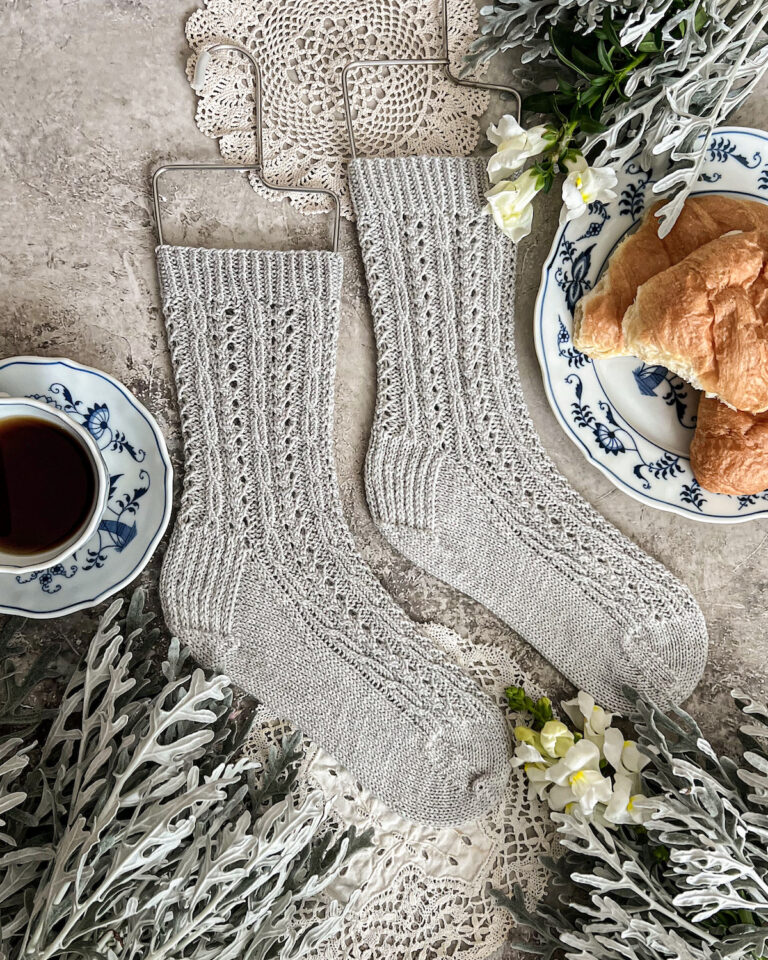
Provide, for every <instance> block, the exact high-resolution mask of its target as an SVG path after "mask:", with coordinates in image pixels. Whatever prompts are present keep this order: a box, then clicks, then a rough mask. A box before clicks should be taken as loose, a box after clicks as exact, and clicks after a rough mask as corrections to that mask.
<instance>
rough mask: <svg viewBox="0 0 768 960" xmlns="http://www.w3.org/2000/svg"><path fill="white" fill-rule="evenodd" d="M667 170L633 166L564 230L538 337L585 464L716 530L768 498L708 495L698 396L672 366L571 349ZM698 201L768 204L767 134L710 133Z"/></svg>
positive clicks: (758, 512)
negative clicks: (580, 314) (701, 468)
mask: <svg viewBox="0 0 768 960" xmlns="http://www.w3.org/2000/svg"><path fill="white" fill-rule="evenodd" d="M663 173H664V170H663V169H660V170H654V171H648V170H643V169H642V168H641V167H640V166H639V165H638V164H637V163H636V162H635V161H630V162H629V163H627V164H626V166H625V167H624V169H623V170H621V171H618V175H619V183H618V187H617V188H616V191H617V194H618V196H617V198H616V199H615V200H613V201H611V202H610V203H599V202H596V203H592V204H590V206H589V211H588V215H586V216H583V217H581V218H579V219H578V220H572V221H571V222H570V223H567V224H565V225H564V226H563V227H561V228H560V229H559V230H558V233H557V236H556V237H555V241H554V244H553V245H552V250H551V251H550V254H549V257H548V258H547V261H546V263H545V265H544V270H543V274H542V283H541V288H540V290H539V296H538V300H537V301H536V311H535V315H534V336H535V342H536V352H537V354H538V357H539V363H540V364H541V370H542V374H543V377H544V387H545V389H546V392H547V397H548V399H549V402H550V404H551V406H552V409H553V411H554V413H555V415H556V417H557V419H558V420H559V422H560V425H561V426H562V428H563V429H564V430H565V432H566V433H567V434H568V436H569V437H570V438H571V439H572V440H573V441H574V443H576V445H577V446H578V447H579V448H580V449H581V450H582V452H583V453H584V454H585V456H586V457H587V459H588V460H590V461H591V462H592V463H593V464H595V466H596V467H597V468H598V469H599V470H602V472H603V473H604V474H605V475H606V476H607V477H608V478H609V479H610V480H611V481H613V483H615V484H616V486H617V487H619V489H621V490H623V491H624V492H625V493H628V494H629V495H630V496H632V497H635V498H636V499H637V500H640V501H642V502H643V503H646V504H648V505H649V506H652V507H656V508H659V509H662V510H670V511H672V512H674V513H679V514H682V515H683V516H686V517H692V518H694V519H696V520H704V521H707V522H710V523H738V522H740V521H743V520H753V519H755V518H756V517H764V516H768V491H766V492H765V493H761V494H756V495H751V496H743V497H732V496H726V495H724V494H717V493H710V492H709V491H708V490H703V489H702V488H701V487H700V486H699V484H698V483H697V481H696V478H695V477H694V476H693V472H692V471H691V465H690V461H689V456H688V450H689V447H690V443H691V439H692V437H693V431H694V427H695V426H696V408H697V406H698V402H699V396H698V392H697V391H696V390H694V389H693V388H692V387H690V386H689V385H688V384H687V383H684V382H683V381H682V380H681V379H680V378H679V377H676V376H674V375H673V374H671V373H669V371H668V370H666V368H665V367H661V366H658V365H656V364H653V365H648V364H645V363H642V362H641V361H640V360H637V359H636V358H634V357H616V358H613V359H611V360H595V361H593V360H590V359H589V357H587V356H585V355H584V354H583V353H580V352H579V351H578V350H576V349H575V348H574V346H573V343H572V341H571V332H572V329H573V310H574V307H575V306H576V304H577V302H578V301H579V299H580V298H581V297H582V296H583V294H584V293H586V291H587V290H591V289H592V287H594V285H595V283H596V282H597V280H598V278H599V277H600V274H601V273H602V271H603V269H604V268H605V266H606V264H607V262H608V259H609V257H610V256H611V254H612V253H613V251H614V250H615V249H616V247H617V246H618V244H619V243H620V242H621V241H622V240H623V238H624V237H625V236H626V235H627V233H629V232H630V231H631V230H632V228H633V227H634V226H635V225H636V224H637V223H638V222H639V221H640V220H642V218H643V216H644V215H645V212H646V210H647V208H648V207H649V206H651V205H652V204H653V203H655V202H656V201H657V200H658V199H659V197H658V195H657V194H654V193H653V192H652V188H653V184H654V182H655V181H656V180H658V179H659V178H660V177H661V176H663ZM693 192H694V193H695V194H703V193H725V194H731V195H733V196H738V197H746V198H748V199H750V200H762V201H763V202H765V203H768V133H765V132H763V131H761V130H748V129H745V128H742V127H724V128H722V129H718V130H716V131H715V132H714V134H713V135H712V138H711V139H710V141H709V146H708V148H707V154H706V162H705V164H704V167H703V169H702V173H701V176H700V178H699V181H698V183H697V184H696V186H695V187H694V190H693Z"/></svg>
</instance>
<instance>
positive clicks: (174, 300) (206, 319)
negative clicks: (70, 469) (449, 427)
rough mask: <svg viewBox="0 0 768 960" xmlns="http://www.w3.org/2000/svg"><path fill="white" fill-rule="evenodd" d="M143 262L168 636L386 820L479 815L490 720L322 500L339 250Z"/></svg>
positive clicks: (329, 441) (499, 770)
mask: <svg viewBox="0 0 768 960" xmlns="http://www.w3.org/2000/svg"><path fill="white" fill-rule="evenodd" d="M158 264H159V273H160V281H161V287H162V295H163V307H164V311H165V316H166V321H167V328H168V341H169V344H170V348H171V358H172V362H173V367H174V373H175V377H176V384H177V391H178V399H179V405H180V408H181V416H182V429H183V434H184V451H185V460H186V470H185V476H184V492H183V496H182V505H181V511H180V514H179V517H178V519H177V521H176V526H175V529H174V531H173V536H172V538H171V543H170V546H169V548H168V552H167V554H166V558H165V562H164V564H163V570H162V578H161V584H160V590H161V598H162V602H163V609H164V611H165V615H166V618H167V620H168V624H169V626H170V628H171V629H172V630H173V631H174V633H175V634H176V635H177V636H179V637H180V638H181V639H182V640H184V641H185V642H187V643H188V644H189V646H190V647H191V649H192V651H193V653H194V654H195V656H196V657H197V658H198V659H199V660H200V661H201V662H202V663H204V664H206V665H209V666H215V667H216V668H218V669H221V670H223V671H225V672H226V673H227V674H228V675H229V676H230V677H231V678H232V679H233V680H234V681H235V682H236V683H237V684H239V685H240V686H241V687H244V688H245V689H246V690H248V691H249V692H250V693H253V694H255V695H256V696H258V697H259V698H260V699H261V700H263V701H264V702H265V703H266V704H268V705H269V706H270V708H272V709H274V710H275V711H277V712H278V713H279V715H281V716H283V717H285V718H286V719H290V720H292V721H294V722H295V723H296V724H298V725H299V726H300V727H301V728H302V729H303V730H304V731H305V733H307V735H308V736H310V737H312V739H314V740H316V741H317V742H318V743H319V744H321V745H322V746H323V747H325V749H327V750H328V751H329V752H331V753H332V754H333V755H334V756H335V757H336V758H337V759H338V760H339V761H340V762H341V763H343V764H344V765H345V766H347V767H348V768H349V769H350V770H351V771H352V772H353V773H354V774H355V775H356V776H357V777H358V778H359V779H360V781H361V782H362V783H363V784H364V785H365V786H366V787H368V788H369V789H370V790H371V791H373V792H374V793H375V794H376V795H377V796H379V797H380V798H381V799H382V800H383V801H385V802H386V803H388V804H390V805H391V806H392V807H394V808H395V809H396V810H397V811H398V812H399V813H401V814H403V815H404V816H406V817H409V818H412V819H415V820H422V821H425V822H429V823H434V824H449V823H459V822H461V821H463V820H467V819H469V818H473V817H476V816H478V815H480V814H481V813H483V812H485V811H486V810H487V809H488V808H489V807H490V806H491V805H492V804H493V802H494V800H495V799H496V797H497V796H498V794H499V792H500V789H501V787H502V786H503V784H504V783H505V781H506V777H507V773H508V735H507V732H506V728H505V724H504V722H503V719H502V716H501V712H500V711H499V710H498V708H497V707H496V706H495V705H494V704H493V703H492V701H491V700H490V699H489V698H487V697H486V695H485V694H483V693H482V692H481V691H480V689H479V687H478V686H477V685H476V684H475V683H474V682H473V681H472V680H471V678H470V677H469V676H468V675H467V674H465V673H464V672H463V671H462V670H461V669H460V668H459V667H458V666H456V665H455V664H452V663H451V662H450V661H449V660H448V658H447V657H446V656H445V655H444V654H443V653H442V652H441V651H440V650H439V649H438V648H437V647H436V646H434V645H433V644H432V643H430V641H429V640H428V639H427V638H426V636H425V635H423V634H422V633H420V632H419V631H418V629H417V628H416V625H415V624H414V623H413V622H412V621H411V620H409V619H408V618H407V617H406V616H405V614H404V613H403V611H402V610H401V609H400V608H399V607H398V606H397V605H396V604H395V603H394V602H393V601H392V599H391V598H390V597H389V596H388V595H387V594H386V593H385V591H384V590H383V588H382V587H381V585H380V583H379V582H378V580H377V579H376V578H375V577H374V575H373V573H372V572H371V570H370V569H369V568H368V567H367V566H366V564H365V562H364V561H363V560H362V558H361V557H360V555H359V554H358V552H357V550H356V548H355V544H354V542H353V540H352V537H351V535H350V533H349V530H348V528H347V526H346V523H345V521H344V517H343V514H342V511H341V507H340V503H339V498H338V492H337V486H336V472H335V467H334V458H333V389H334V376H335V358H336V338H337V333H338V322H339V292H340V287H341V274H342V264H341V258H340V257H338V256H337V255H334V254H328V253H268V252H255V251H251V252H249V251H229V250H228V251H219V250H201V249H189V248H182V247H170V246H164V247H160V248H158Z"/></svg>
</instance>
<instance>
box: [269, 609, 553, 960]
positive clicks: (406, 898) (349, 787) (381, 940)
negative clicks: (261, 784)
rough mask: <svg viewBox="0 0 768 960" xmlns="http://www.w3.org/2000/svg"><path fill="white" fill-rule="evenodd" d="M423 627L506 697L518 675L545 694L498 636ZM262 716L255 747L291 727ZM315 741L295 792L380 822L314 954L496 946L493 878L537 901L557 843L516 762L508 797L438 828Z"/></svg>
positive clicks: (413, 956)
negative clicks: (390, 805)
mask: <svg viewBox="0 0 768 960" xmlns="http://www.w3.org/2000/svg"><path fill="white" fill-rule="evenodd" d="M423 629H424V631H425V633H427V635H428V636H429V638H430V639H431V640H432V641H433V642H436V643H437V644H439V645H440V646H441V647H443V649H445V650H446V652H448V653H449V654H450V655H451V656H452V657H453V658H454V659H455V660H457V661H458V662H459V663H460V664H462V665H463V666H464V667H465V668H466V669H468V670H469V671H470V672H471V673H472V674H473V675H474V676H475V677H476V678H477V679H478V681H479V682H480V683H481V684H482V686H483V687H484V688H485V689H487V690H488V691H489V692H490V693H492V695H493V696H494V697H496V698H497V699H498V700H499V702H500V703H501V702H503V700H504V688H505V687H507V686H509V685H510V684H516V685H519V686H525V688H526V690H527V691H528V692H529V693H530V694H531V695H532V696H539V695H540V691H538V690H537V687H536V685H535V684H534V683H532V682H531V681H530V680H529V679H528V678H527V677H526V676H525V675H524V674H523V672H522V671H521V669H520V667H519V666H518V665H517V664H516V663H515V662H514V660H513V659H512V658H511V656H510V654H509V652H508V651H506V650H504V649H502V648H501V647H498V646H495V645H488V644H485V645H478V646H475V645H473V644H472V643H471V642H469V641H467V640H462V639H460V638H459V637H458V636H457V635H456V634H454V633H452V632H451V631H449V630H446V629H444V628H442V627H436V626H434V625H428V626H425V627H424V628H423ZM260 719H261V724H260V725H259V724H258V723H257V725H256V726H255V727H254V732H253V734H252V736H251V741H250V752H251V753H252V754H253V755H255V756H261V755H263V754H264V752H265V750H266V748H267V745H268V743H270V742H274V740H275V739H276V738H279V736H280V735H281V734H282V733H283V732H284V731H285V730H286V729H287V728H286V726H285V725H284V724H281V723H280V722H279V721H277V720H275V719H273V718H269V716H268V715H267V714H266V713H264V714H263V715H262V716H261V718H260ZM512 720H513V718H510V732H511V729H512ZM307 746H308V749H307V754H306V756H305V759H304V761H303V764H302V767H301V771H300V774H299V778H298V792H299V794H303V793H304V792H305V791H306V790H307V789H309V788H311V787H315V788H317V789H319V790H320V791H321V793H322V794H323V795H324V796H325V798H326V800H327V801H328V802H329V803H330V804H331V807H332V809H333V811H334V813H335V819H336V820H337V821H338V822H342V823H344V824H346V825H348V826H352V825H354V826H356V827H357V828H358V829H359V830H364V829H365V828H366V827H369V826H372V827H373V828H374V846H373V847H372V848H370V850H366V851H364V852H363V853H361V854H360V855H359V857H358V859H357V860H356V861H354V862H353V864H352V865H351V867H350V869H349V871H348V873H347V874H346V876H345V877H344V878H343V879H342V880H341V881H339V882H338V883H337V884H336V885H335V887H334V888H333V889H332V890H331V891H329V893H330V894H331V895H332V896H334V897H337V898H339V899H341V900H342V901H346V900H348V899H349V898H350V897H354V898H355V899H354V901H353V907H352V909H351V911H350V913H349V914H348V916H347V919H346V921H345V924H344V927H343V929H342V931H341V933H339V934H338V935H337V936H336V937H335V938H334V939H332V940H330V941H329V942H327V943H326V944H324V945H323V946H321V948H320V949H319V950H318V951H317V952H316V953H314V954H313V960H384V958H386V960H438V958H444V957H453V958H456V960H458V958H461V960H488V958H490V957H493V956H494V954H496V953H497V951H499V948H500V947H502V946H503V945H504V944H505V943H506V942H507V941H508V939H509V933H510V931H511V930H512V928H513V926H514V924H513V922H512V920H511V918H510V915H509V914H508V913H507V911H506V910H504V909H503V907H501V906H499V904H498V903H497V901H496V900H495V898H494V897H493V895H492V893H491V889H492V888H495V889H499V890H503V891H505V892H508V891H509V890H510V888H511V886H512V884H513V883H514V882H515V881H517V882H519V883H520V884H521V885H522V887H523V890H524V891H525V893H526V898H527V900H528V901H529V905H533V904H534V903H535V902H536V901H537V900H538V899H539V898H540V897H541V896H542V894H543V893H544V889H545V886H546V871H545V870H544V868H543V867H542V865H541V862H540V858H541V856H542V854H547V853H551V852H552V849H553V830H552V826H553V825H552V822H551V820H550V819H549V817H548V814H547V810H546V808H545V807H544V806H543V805H542V804H541V803H540V802H539V801H538V800H536V798H535V797H533V798H532V797H531V796H530V794H529V791H528V787H527V785H526V782H525V779H524V777H523V776H522V775H521V773H520V771H518V770H511V771H510V777H509V781H508V783H507V789H506V793H505V796H504V798H503V800H502V802H501V804H500V805H499V806H498V808H497V809H496V810H494V811H492V812H491V813H490V814H489V815H488V816H487V817H485V818H484V819H483V820H478V821H474V822H470V823H466V824H464V825H463V826H462V827H458V828H450V829H439V830H438V829H434V828H429V827H422V826H418V825H415V824H412V823H409V822H408V821H406V820H403V819H401V818H400V817H398V816H397V815H396V814H394V813H392V811H390V810H388V809H387V808H386V807H385V806H384V805H383V804H381V803H380V802H379V801H377V800H376V799H374V798H373V797H372V796H371V794H370V793H368V792H367V791H365V790H363V788H362V787H361V786H360V784H359V783H357V782H356V781H355V780H354V778H353V777H352V776H351V775H350V774H349V773H348V772H347V771H346V770H345V769H344V768H342V767H340V766H339V765H338V764H337V763H335V761H334V760H333V758H332V757H330V756H329V755H328V754H327V753H325V752H324V751H323V750H321V749H319V748H318V747H316V746H314V745H312V744H308V745H307ZM313 912H314V913H315V914H318V915H322V912H323V904H322V903H318V904H316V905H315V908H314V910H313ZM308 919H309V918H307V917H302V918H301V921H302V923H306V922H307V920H308Z"/></svg>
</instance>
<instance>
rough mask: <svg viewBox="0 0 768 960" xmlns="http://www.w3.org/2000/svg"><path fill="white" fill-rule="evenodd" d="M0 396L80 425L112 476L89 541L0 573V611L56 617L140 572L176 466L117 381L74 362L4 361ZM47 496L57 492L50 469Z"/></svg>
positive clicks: (163, 517)
mask: <svg viewBox="0 0 768 960" xmlns="http://www.w3.org/2000/svg"><path fill="white" fill-rule="evenodd" d="M0 393H7V394H8V395H10V396H14V397H34V398H35V399H36V400H42V401H44V402H45V403H50V404H51V405H52V406H55V407H56V408H57V409H58V410H62V411H64V412H65V413H67V414H68V415H69V416H71V417H72V419H73V420H76V421H77V422H78V423H79V424H81V425H82V426H84V427H85V428H86V429H87V430H89V431H90V433H91V435H92V436H93V437H94V439H95V440H96V442H97V443H98V445H99V448H100V450H101V453H102V456H103V457H104V462H105V463H106V465H107V470H108V471H109V478H110V489H109V499H108V501H107V508H106V512H105V513H104V516H103V518H102V521H101V523H100V525H99V529H98V530H97V532H96V533H95V534H94V536H93V537H92V539H91V540H89V541H87V543H86V544H85V546H84V547H82V548H81V549H80V550H78V551H77V553H74V554H73V555H72V556H71V557H69V558H68V559H67V560H65V561H64V562H62V563H58V564H56V566H54V567H50V568H49V569H48V570H38V571H36V572H35V573H26V574H21V575H17V574H12V573H6V574H0V612H1V613H12V614H13V613H15V614H21V615H23V616H27V617H61V616H63V615H64V614H66V613H73V612H74V611H75V610H82V609H83V608H85V607H90V606H93V605H94V604H96V603H99V602H100V601H102V600H104V599H106V598H107V597H109V596H111V595H112V594H113V593H116V592H117V591H118V590H120V589H122V588H123V587H124V586H126V584H128V583H130V582H131V580H133V579H134V577H137V576H138V575H139V574H140V573H141V571H142V570H143V569H144V567H145V566H146V565H147V563H148V562H149V559H150V557H151V556H152V554H153V552H154V550H155V547H157V544H158V543H159V541H160V538H161V537H162V535H163V533H164V532H165V528H166V527H167V526H168V520H169V519H170V515H171V505H172V494H173V469H172V467H171V461H170V459H169V457H168V451H167V450H166V447H165V441H164V440H163V436H162V434H161V433H160V428H159V427H158V425H157V423H156V422H155V420H154V418H153V417H152V416H151V415H150V414H149V413H148V412H147V411H146V410H145V409H144V407H143V406H142V405H141V404H140V403H139V401H138V400H137V399H136V398H135V397H134V396H133V395H132V394H131V392H130V391H129V390H128V389H126V387H124V386H123V385H122V384H121V383H118V381H117V380H115V379H113V378H112V377H110V376H108V375H107V374H106V373H101V372H100V371H99V370H93V369H92V368H91V367H84V366H83V365H82V364H79V363H75V362H74V361H72V360H63V359H47V358H45V357H11V358H10V359H9V360H3V361H1V362H0ZM50 496H52V497H56V496H57V492H56V475H55V471H53V472H52V474H51V490H50Z"/></svg>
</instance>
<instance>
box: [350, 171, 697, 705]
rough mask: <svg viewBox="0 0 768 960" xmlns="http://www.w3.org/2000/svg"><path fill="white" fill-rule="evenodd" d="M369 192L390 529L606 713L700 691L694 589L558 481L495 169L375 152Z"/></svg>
mask: <svg viewBox="0 0 768 960" xmlns="http://www.w3.org/2000/svg"><path fill="white" fill-rule="evenodd" d="M350 183H351V190H352V197H353V201H354V203H355V209H356V212H357V219H358V230H359V234H360V242H361V246H362V251H363V259H364V262H365V268H366V276H367V278H368V284H369V291H370V297H371V305H372V309H373V313H374V326H375V331H376V342H377V347H378V351H379V358H378V384H379V391H378V397H377V409H376V418H375V422H374V428H373V434H372V440H371V446H370V449H369V452H368V457H367V462H366V492H367V496H368V500H369V504H370V507H371V511H372V514H373V516H374V519H375V520H376V522H377V523H378V524H379V526H380V528H381V530H382V531H383V533H384V534H385V536H386V537H387V538H388V539H389V540H390V541H391V543H392V544H393V545H394V546H395V547H396V548H397V549H398V550H400V551H401V552H402V553H403V554H404V555H405V556H407V557H408V558H409V559H411V560H412V561H413V562H414V563H416V564H418V565H419V566H421V567H423V568H424V569H425V570H427V571H429V572H430V573H432V574H433V575H434V576H437V577H439V578H440V579H442V580H444V581H446V582H447V583H450V584H451V585H452V586H454V587H456V588H457V589H459V590H462V591H463V592H464V593H467V594H469V595H470V596H472V597H474V598H475V599H477V600H479V601H480V602H481V603H483V604H485V605H486V606H487V607H488V608H489V609H491V610H492V611H493V612H494V613H496V614H497V615H498V616H499V617H501V618H502V619H504V620H505V621H506V622H507V623H509V624H510V626H512V627H513V628H514V629H516V630H518V631H519V632H520V633H521V634H522V635H523V636H524V637H525V638H526V639H528V640H529V641H530V642H531V643H532V644H534V646H536V647H537V649H538V650H540V652H542V653H543V654H544V655H545V656H546V657H547V658H548V659H549V660H550V661H551V662H552V663H553V664H554V665H555V666H556V667H557V668H558V669H560V670H561V671H562V672H563V673H564V674H565V675H566V676H567V677H569V679H571V680H572V681H573V682H574V683H576V684H578V685H579V686H581V687H582V688H584V689H587V690H589V691H590V692H591V693H593V694H594V695H595V697H597V698H598V699H599V700H600V701H601V702H602V703H604V704H605V705H606V706H609V707H613V708H618V709H622V708H625V707H626V705H627V704H626V700H625V698H624V696H623V695H622V689H623V687H624V686H631V687H634V688H635V689H637V690H640V691H641V692H643V693H645V694H647V695H649V696H651V697H653V698H654V699H655V700H657V701H658V702H659V703H660V704H662V705H668V704H670V703H673V702H679V701H680V700H682V699H684V698H685V697H686V696H687V695H688V693H690V691H691V690H692V689H693V687H694V686H695V685H696V683H697V682H698V680H699V678H700V676H701V673H702V671H703V669H704V665H705V662H706V652H707V634H706V627H705V624H704V621H703V617H702V615H701V611H700V610H699V608H698V606H697V604H696V602H695V600H694V599H693V597H692V596H691V594H690V592H689V591H688V590H687V589H686V588H685V587H684V585H683V584H682V583H680V582H679V581H678V580H677V579H675V578H674V577H673V576H672V575H671V574H670V573H669V572H668V571H667V570H665V569H664V568H663V567H662V566H661V565H660V564H658V563H656V562H655V561H653V560H652V559H651V558H650V557H648V556H647V555H646V554H645V553H643V552H642V551H641V550H640V549H639V548H638V547H637V546H636V545H634V544H633V543H631V541H629V540H627V538H625V537H624V536H622V534H620V533H619V531H618V530H616V529H615V528H614V527H613V526H611V524H609V523H608V522H607V521H605V520H604V519H603V518H602V517H601V516H600V515H599V514H598V513H596V511H594V510H593V509H592V508H591V507H590V506H589V505H588V504H587V503H586V502H585V501H584V500H583V499H582V498H581V497H580V496H579V495H578V494H577V493H576V492H575V491H574V490H573V489H572V488H571V487H570V486H569V485H568V483H567V482H566V481H565V480H564V479H563V478H562V477H561V476H559V475H558V473H557V471H556V470H555V468H554V466H553V464H552V462H551V460H550V459H549V457H548V456H547V454H546V453H545V451H544V450H543V448H542V446H541V444H540V442H539V439H538V437H537V435H536V432H535V430H534V428H533V425H532V423H531V420H530V417H529V415H528V412H527V408H526V405H525V401H524V398H523V393H522V389H521V386H520V381H519V377H518V372H517V360H516V355H515V348H514V322H513V318H514V277H515V257H514V247H513V246H512V244H510V243H509V241H507V240H506V239H505V238H504V237H503V236H502V235H501V234H500V232H499V231H498V230H497V229H496V228H495V226H494V225H493V223H492V222H491V220H490V218H489V217H486V216H485V215H484V214H483V213H482V207H483V205H484V200H483V196H482V194H483V190H484V188H485V174H484V171H483V165H482V161H480V160H476V159H456V158H439V159H437V158H410V159H398V160H359V161H354V162H353V164H352V165H351V169H350Z"/></svg>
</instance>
